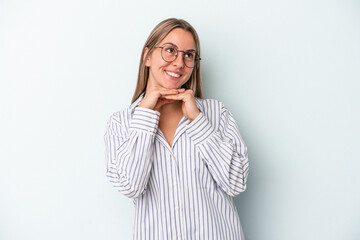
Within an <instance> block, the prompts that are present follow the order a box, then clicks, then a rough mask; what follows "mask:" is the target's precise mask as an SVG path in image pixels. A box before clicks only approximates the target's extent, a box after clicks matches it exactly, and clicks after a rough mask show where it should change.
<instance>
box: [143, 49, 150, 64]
mask: <svg viewBox="0 0 360 240" xmlns="http://www.w3.org/2000/svg"><path fill="white" fill-rule="evenodd" d="M148 52H149V48H148V47H145V49H144V55H143V61H144V63H145V66H147V67H150V55H149V56H147V54H148Z"/></svg>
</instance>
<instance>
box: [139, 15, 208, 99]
mask: <svg viewBox="0 0 360 240" xmlns="http://www.w3.org/2000/svg"><path fill="white" fill-rule="evenodd" d="M174 36H175V37H177V38H175V39H179V37H181V38H184V39H181V40H184V41H181V42H179V41H178V43H179V44H178V45H182V46H183V47H184V46H192V47H191V48H187V49H182V47H181V46H175V48H176V49H177V50H179V53H178V57H177V58H176V60H174V62H168V64H169V65H171V64H173V65H174V66H175V65H176V64H177V63H178V64H183V66H180V68H182V69H183V70H182V72H181V74H182V73H183V74H184V77H183V79H184V80H185V81H184V83H183V85H182V86H179V87H183V88H185V89H192V90H193V91H194V94H195V97H202V90H201V74H200V61H199V58H200V42H199V37H198V35H197V33H196V31H195V29H194V28H193V27H192V26H191V25H190V24H189V23H188V22H186V21H184V20H181V19H175V18H170V19H166V20H164V21H162V22H161V23H159V24H158V25H157V26H156V27H155V28H154V29H153V31H152V32H151V33H150V35H149V37H148V39H147V40H146V42H145V45H144V48H143V51H142V54H141V59H140V65H139V73H138V81H137V86H136V89H135V93H134V96H133V99H132V102H134V101H135V100H136V99H137V98H138V97H139V95H140V94H141V93H142V92H144V91H145V90H146V87H147V84H148V80H149V77H150V78H151V79H154V78H152V77H153V76H152V74H153V73H154V71H155V76H157V75H156V71H157V69H155V70H154V71H150V68H152V67H153V66H157V65H156V63H155V60H159V59H161V60H160V61H162V63H163V65H164V64H165V65H166V63H167V62H165V60H168V59H166V58H163V57H164V56H165V55H164V53H165V51H166V49H164V48H163V47H164V46H165V47H167V46H169V44H168V43H173V42H172V41H171V39H174ZM167 39H169V40H170V41H166V40H167ZM164 40H165V42H164ZM174 41H175V42H176V40H174ZM183 42H185V43H184V44H182V43H183ZM192 50H195V51H196V56H195V58H196V59H195V65H194V66H193V68H192V63H191V61H187V60H185V62H182V61H183V59H185V58H187V57H191V52H189V51H192ZM181 51H186V52H187V53H185V52H181ZM166 52H167V51H166ZM162 53H163V54H162ZM188 53H190V54H188ZM184 54H185V56H184ZM152 58H155V60H152ZM180 61H181V62H180ZM176 62H177V63H176ZM189 66H190V67H189ZM151 70H153V69H151ZM165 70H169V68H168V67H166V69H165ZM170 74H171V73H170Z"/></svg>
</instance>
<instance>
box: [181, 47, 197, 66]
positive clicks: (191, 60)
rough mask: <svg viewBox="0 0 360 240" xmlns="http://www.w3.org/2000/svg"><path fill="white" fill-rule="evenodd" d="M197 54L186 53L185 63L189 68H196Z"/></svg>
mask: <svg viewBox="0 0 360 240" xmlns="http://www.w3.org/2000/svg"><path fill="white" fill-rule="evenodd" d="M195 59H196V53H195V52H193V51H190V52H185V53H184V63H185V65H186V66H187V67H189V68H193V67H194V66H195Z"/></svg>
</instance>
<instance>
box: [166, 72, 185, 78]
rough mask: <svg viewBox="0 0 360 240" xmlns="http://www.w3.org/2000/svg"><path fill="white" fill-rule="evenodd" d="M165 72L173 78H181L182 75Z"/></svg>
mask: <svg viewBox="0 0 360 240" xmlns="http://www.w3.org/2000/svg"><path fill="white" fill-rule="evenodd" d="M165 72H166V73H167V74H168V75H169V76H171V77H175V78H179V77H181V75H180V74H177V73H174V72H169V71H165Z"/></svg>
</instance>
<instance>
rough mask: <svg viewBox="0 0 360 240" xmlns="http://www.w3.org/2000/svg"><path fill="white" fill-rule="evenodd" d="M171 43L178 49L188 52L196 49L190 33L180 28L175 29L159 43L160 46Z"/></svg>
mask: <svg viewBox="0 0 360 240" xmlns="http://www.w3.org/2000/svg"><path fill="white" fill-rule="evenodd" d="M166 43H171V44H173V45H176V46H177V47H178V48H179V49H183V50H189V49H196V44H195V40H194V37H193V35H192V34H191V32H189V31H186V30H184V29H181V28H175V29H173V30H172V31H170V32H169V34H168V35H166V37H165V38H164V39H163V40H162V41H161V42H160V44H161V45H162V44H166Z"/></svg>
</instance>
